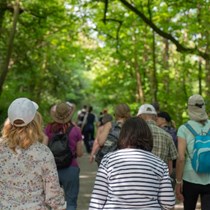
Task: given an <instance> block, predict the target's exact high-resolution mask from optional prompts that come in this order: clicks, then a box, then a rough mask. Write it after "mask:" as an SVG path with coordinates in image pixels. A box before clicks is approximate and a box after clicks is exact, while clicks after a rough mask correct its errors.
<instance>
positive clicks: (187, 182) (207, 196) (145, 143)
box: [0, 94, 210, 210]
mask: <svg viewBox="0 0 210 210" xmlns="http://www.w3.org/2000/svg"><path fill="white" fill-rule="evenodd" d="M84 108H85V111H84V112H83V119H82V120H80V122H77V123H80V124H77V123H74V122H73V121H72V116H73V113H74V112H75V105H74V104H71V103H69V102H62V103H59V104H56V105H54V106H52V108H51V110H50V114H51V117H52V119H53V121H52V122H51V123H49V124H47V125H46V126H45V128H44V129H43V121H42V116H41V114H40V113H39V112H38V105H37V104H36V103H35V102H33V101H31V100H29V99H28V98H18V99H16V100H14V101H13V102H12V103H11V104H10V106H9V108H8V118H7V119H6V120H5V123H4V125H3V128H2V136H1V138H0V157H1V158H0V159H1V161H0V198H1V199H0V209H5V210H6V209H11V210H13V209H14V210H16V209H17V210H22V209H23V210H27V209H33V210H40V209H42V210H44V209H49V208H51V209H61V210H64V209H67V210H76V209H77V197H78V193H79V173H80V168H79V165H78V162H77V157H81V156H82V155H83V141H84V144H85V146H86V149H87V145H86V143H85V141H86V139H90V138H94V137H93V135H94V132H95V130H94V126H93V127H91V126H90V125H88V126H87V124H88V123H87V122H90V123H89V124H92V123H93V121H94V120H95V115H94V114H92V108H89V109H88V111H87V112H86V109H87V107H84ZM188 114H189V121H188V123H189V124H190V125H191V126H192V127H193V128H194V129H195V130H196V131H197V132H198V133H208V130H209V129H210V121H209V120H208V115H207V113H206V109H205V102H204V99H203V97H202V96H201V95H198V94H195V95H192V96H191V97H190V98H189V100H188ZM113 121H114V122H116V123H118V124H119V125H120V126H121V132H120V134H119V139H118V142H117V150H116V151H114V152H110V153H108V154H106V155H105V156H104V157H103V159H102V161H101V163H100V165H99V167H98V171H97V175H96V179H95V184H94V187H93V192H92V195H91V200H90V204H89V210H99V209H109V210H110V209H118V210H119V209H126V210H133V209H148V210H158V209H159V210H160V209H173V207H174V205H175V201H176V198H177V199H179V200H181V201H183V203H184V209H185V210H194V209H195V207H196V203H197V200H198V196H200V199H201V208H202V210H209V209H210V173H204V174H199V173H197V172H195V171H194V169H193V168H192V165H191V157H192V152H193V143H194V141H195V140H194V136H193V134H192V133H191V132H190V131H189V130H188V129H187V127H186V126H185V125H181V126H180V127H179V128H178V131H177V132H176V129H175V128H174V126H172V120H171V117H170V115H169V114H168V113H167V112H159V111H157V110H156V109H155V108H154V106H152V105H151V104H143V105H141V106H140V107H139V110H138V112H137V114H136V116H131V112H130V108H129V106H128V105H127V104H119V105H117V106H116V107H115V109H114V117H112V115H110V114H108V113H104V115H103V117H102V119H101V123H100V125H99V126H98V127H97V131H96V137H95V141H94V145H93V147H92V150H91V149H90V150H88V149H87V152H88V153H89V154H90V162H93V160H94V157H95V155H96V153H97V151H98V150H99V149H100V148H101V147H103V145H104V144H105V143H106V138H107V135H108V133H109V132H110V130H111V128H112V125H113V123H112V122H113ZM84 122H85V123H84ZM70 127H71V129H70V132H69V133H68V132H67V131H68V130H69V128H70ZM57 133H67V136H68V140H69V141H68V145H69V148H70V149H71V152H72V153H73V157H74V158H73V160H72V161H71V163H69V166H68V167H66V168H61V169H59V168H57V167H56V163H55V159H54V156H53V154H52V152H51V151H50V149H49V148H48V147H47V144H48V142H49V141H51V139H52V138H53V136H54V135H55V134H57ZM88 143H89V142H88ZM172 178H174V179H175V180H176V184H175V185H176V186H173V184H172ZM175 195H176V196H175Z"/></svg>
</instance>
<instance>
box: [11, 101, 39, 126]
mask: <svg viewBox="0 0 210 210" xmlns="http://www.w3.org/2000/svg"><path fill="white" fill-rule="evenodd" d="M38 108H39V106H38V104H36V103H35V102H33V101H31V100H29V99H28V98H17V99H15V100H14V101H13V102H12V103H11V104H10V106H9V108H8V118H9V121H10V123H11V124H12V125H15V126H17V127H23V126H26V125H28V124H29V123H30V122H31V121H32V120H33V119H34V117H35V114H36V111H37V109H38ZM16 120H22V121H23V123H21V124H19V123H18V124H15V121H16Z"/></svg>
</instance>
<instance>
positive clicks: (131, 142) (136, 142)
mask: <svg viewBox="0 0 210 210" xmlns="http://www.w3.org/2000/svg"><path fill="white" fill-rule="evenodd" d="M118 147H119V148H120V149H123V148H128V147H130V148H138V149H142V150H146V151H150V152H151V151H152V148H153V138H152V133H151V131H150V128H149V126H148V125H147V123H146V122H145V120H143V119H142V118H139V117H131V118H130V119H128V120H126V121H125V123H124V124H123V126H122V129H121V132H120V137H119V142H118Z"/></svg>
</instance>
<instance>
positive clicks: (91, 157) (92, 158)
mask: <svg viewBox="0 0 210 210" xmlns="http://www.w3.org/2000/svg"><path fill="white" fill-rule="evenodd" d="M94 159H95V158H94V155H90V157H89V162H90V163H92V162H93V160H94Z"/></svg>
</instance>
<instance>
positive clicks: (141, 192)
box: [89, 148, 175, 210]
mask: <svg viewBox="0 0 210 210" xmlns="http://www.w3.org/2000/svg"><path fill="white" fill-rule="evenodd" d="M174 205H175V196H174V192H173V189H172V186H171V181H170V177H169V174H168V167H167V165H166V164H165V163H164V162H163V161H162V160H161V159H159V158H158V157H157V156H155V155H153V154H152V153H151V152H147V151H144V150H140V149H131V148H127V149H121V150H118V151H115V152H111V153H108V154H107V155H105V156H104V158H103V160H102V162H101V164H100V166H99V169H98V172H97V175H96V180H95V184H94V188H93V192H92V196H91V201H90V205H89V210H99V209H109V210H112V209H118V210H119V209H123V210H133V209H138V210H140V209H141V210H146V209H147V210H160V209H171V208H172V207H173V206H174Z"/></svg>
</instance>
